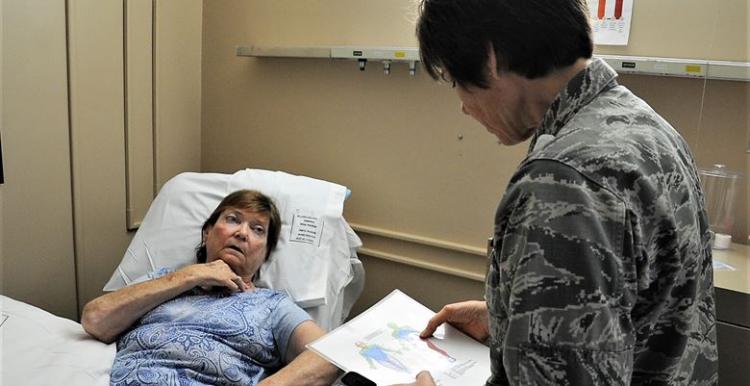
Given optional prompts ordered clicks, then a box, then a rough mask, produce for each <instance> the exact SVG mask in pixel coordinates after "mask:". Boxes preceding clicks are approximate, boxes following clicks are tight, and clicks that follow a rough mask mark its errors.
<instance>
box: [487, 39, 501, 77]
mask: <svg viewBox="0 0 750 386" xmlns="http://www.w3.org/2000/svg"><path fill="white" fill-rule="evenodd" d="M487 74H489V76H490V79H498V78H499V77H500V76H499V74H498V72H497V56H495V47H493V45H492V42H488V43H487Z"/></svg>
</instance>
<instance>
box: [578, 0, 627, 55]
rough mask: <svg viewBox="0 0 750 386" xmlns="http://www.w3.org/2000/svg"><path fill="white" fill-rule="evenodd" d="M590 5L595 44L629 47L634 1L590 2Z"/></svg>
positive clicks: (610, 0) (598, 0) (609, 0)
mask: <svg viewBox="0 0 750 386" xmlns="http://www.w3.org/2000/svg"><path fill="white" fill-rule="evenodd" d="M588 5H589V14H590V16H591V30H592V32H593V34H594V42H595V43H596V44H610V45H627V44H628V38H629V37H630V24H631V19H632V14H633V0H589V1H588Z"/></svg>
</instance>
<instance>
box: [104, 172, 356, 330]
mask: <svg viewBox="0 0 750 386" xmlns="http://www.w3.org/2000/svg"><path fill="white" fill-rule="evenodd" d="M240 189H254V190H258V191H260V192H262V193H264V194H266V195H268V196H270V197H271V198H272V199H273V200H274V201H275V203H276V205H277V207H278V209H279V213H280V215H281V219H282V221H281V222H282V224H281V234H280V235H279V242H278V244H277V247H276V249H275V250H274V251H273V252H272V253H271V255H270V257H269V259H268V261H267V262H266V263H264V264H263V266H262V267H261V269H260V274H259V279H258V280H257V283H256V284H258V285H259V286H261V287H268V288H275V289H284V290H286V291H287V292H288V293H289V294H290V296H291V297H292V298H293V299H294V300H295V302H296V303H297V304H298V305H300V307H302V308H304V309H305V310H306V311H308V313H310V314H311V316H312V317H313V318H314V319H315V320H316V321H317V322H318V324H319V325H321V327H323V328H326V329H329V328H334V327H336V326H338V325H339V324H340V323H341V322H342V320H343V319H344V318H345V317H346V316H347V315H348V313H349V310H350V309H351V306H352V305H353V303H354V301H356V299H357V297H358V296H359V294H360V293H361V291H362V288H363V285H364V284H363V281H364V270H363V269H362V266H361V263H360V262H359V260H358V259H357V254H356V250H357V249H358V248H359V247H360V246H361V245H362V243H361V241H360V239H359V237H357V235H356V234H355V233H354V231H353V230H352V229H351V227H349V225H348V224H347V223H346V221H345V220H344V218H343V215H342V213H343V205H344V200H345V198H346V196H347V192H348V190H347V189H346V187H344V186H342V185H338V184H334V183H331V182H327V181H322V180H318V179H314V178H309V177H304V176H295V175H292V174H288V173H284V172H273V171H267V170H257V169H245V170H240V171H238V172H236V173H234V174H221V173H182V174H180V175H177V176H176V177H174V178H172V179H171V180H170V181H168V182H167V183H166V184H165V185H164V186H163V187H162V189H161V191H160V192H159V194H158V195H157V196H156V198H155V199H154V201H153V203H152V204H151V207H150V208H149V210H148V212H147V213H146V216H145V217H144V219H143V222H142V223H141V226H140V228H139V229H138V231H137V233H136V234H135V236H134V237H133V240H132V241H131V243H130V245H129V246H128V248H127V250H126V252H125V255H124V256H123V259H122V261H121V262H120V264H119V266H118V267H117V269H116V270H115V272H114V273H113V274H112V277H111V279H110V280H109V282H108V283H107V284H106V285H105V287H104V290H105V291H112V290H116V289H119V288H121V287H123V286H126V285H129V284H132V283H134V282H137V281H139V280H141V279H142V278H145V277H146V275H147V274H148V273H149V272H151V271H153V270H155V269H158V268H162V267H170V268H175V269H177V268H180V267H183V266H185V265H188V264H193V263H195V249H196V247H197V246H198V244H199V243H200V240H201V227H202V225H203V222H204V221H205V220H206V219H207V218H208V216H209V215H210V214H211V212H213V210H214V209H215V208H216V206H217V205H218V203H219V202H220V201H221V200H222V199H223V198H224V197H225V196H226V195H227V194H229V193H231V192H234V191H236V190H240Z"/></svg>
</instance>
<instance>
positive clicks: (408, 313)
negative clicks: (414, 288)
mask: <svg viewBox="0 0 750 386" xmlns="http://www.w3.org/2000/svg"><path fill="white" fill-rule="evenodd" d="M433 315H435V313H434V312H432V311H430V310H429V309H428V308H427V307H425V306H423V305H422V304H420V303H418V302H417V301H415V300H414V299H412V298H410V297H409V296H407V295H406V294H404V293H403V292H401V291H399V290H395V291H393V292H391V293H390V294H389V295H388V296H386V297H385V298H383V299H382V300H381V301H380V302H378V303H377V304H376V305H374V306H372V307H371V308H370V309H368V310H367V311H365V312H363V313H362V314H361V315H359V316H357V317H356V318H354V319H352V320H351V321H349V322H348V323H346V324H344V325H343V326H341V327H339V328H337V329H335V330H334V331H332V332H331V333H329V334H328V335H326V336H324V337H322V338H320V339H318V340H316V341H315V342H313V343H311V344H309V345H308V348H310V349H311V350H313V351H315V352H317V353H318V354H320V355H321V356H323V357H324V358H326V359H327V360H328V361H330V362H332V363H333V364H335V365H336V366H338V367H339V368H341V369H343V370H345V371H356V372H358V373H360V374H362V375H364V376H365V377H367V378H369V379H371V380H372V381H374V382H375V383H377V384H378V385H392V384H397V383H409V382H414V379H415V377H416V375H417V373H419V372H420V371H421V370H428V371H430V373H431V374H432V376H433V378H434V379H435V381H436V383H437V385H438V386H454V385H455V386H459V385H460V386H465V385H483V384H484V383H485V382H486V381H487V378H488V377H489V376H490V354H489V348H488V347H487V346H485V345H483V344H481V343H479V342H477V341H475V340H473V339H471V338H470V337H468V336H466V335H464V334H463V333H462V332H460V331H458V330H456V329H455V328H453V327H451V326H449V325H443V326H441V327H440V328H438V330H437V331H436V332H435V334H434V336H433V337H432V338H429V339H426V340H422V339H420V338H419V332H420V331H422V329H423V328H424V327H425V326H426V325H427V322H428V321H429V320H430V318H431V317H432V316H433Z"/></svg>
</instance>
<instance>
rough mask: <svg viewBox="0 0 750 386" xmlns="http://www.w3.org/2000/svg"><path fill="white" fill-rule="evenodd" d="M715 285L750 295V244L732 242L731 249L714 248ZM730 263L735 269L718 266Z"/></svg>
mask: <svg viewBox="0 0 750 386" xmlns="http://www.w3.org/2000/svg"><path fill="white" fill-rule="evenodd" d="M713 252H714V253H713V255H714V287H716V288H723V289H727V290H732V291H736V292H741V293H744V294H748V295H750V246H748V245H743V244H732V246H731V247H730V248H729V249H725V250H718V249H714V251H713ZM717 262H721V263H724V264H728V265H729V266H731V267H732V268H734V271H732V270H727V269H721V268H718V267H717Z"/></svg>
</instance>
